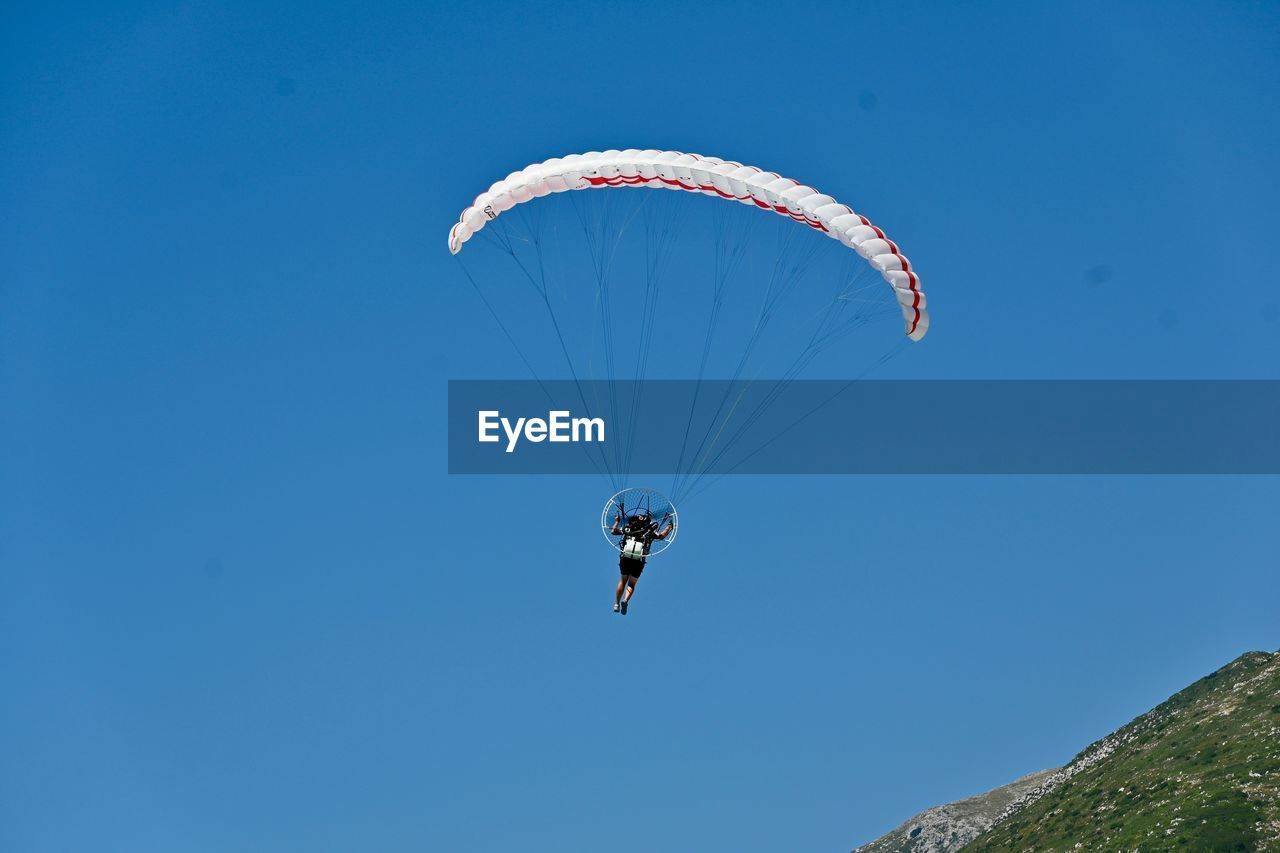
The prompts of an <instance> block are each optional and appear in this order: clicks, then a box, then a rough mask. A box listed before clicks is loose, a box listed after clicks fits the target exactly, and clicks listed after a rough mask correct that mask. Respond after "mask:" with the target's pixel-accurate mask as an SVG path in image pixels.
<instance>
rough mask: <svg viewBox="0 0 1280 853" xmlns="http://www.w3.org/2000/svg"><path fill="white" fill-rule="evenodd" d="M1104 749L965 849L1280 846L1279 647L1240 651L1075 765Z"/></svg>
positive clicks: (1230, 848)
mask: <svg viewBox="0 0 1280 853" xmlns="http://www.w3.org/2000/svg"><path fill="white" fill-rule="evenodd" d="M1100 749H1101V750H1103V751H1109V750H1114V751H1111V752H1110V754H1109V755H1106V756H1105V757H1104V758H1102V759H1101V760H1098V761H1096V762H1088V763H1090V764H1091V766H1086V767H1085V768H1084V769H1082V770H1080V771H1079V772H1078V773H1075V775H1073V776H1072V777H1071V778H1070V779H1068V780H1067V781H1066V782H1063V783H1062V784H1061V785H1060V786H1058V787H1056V788H1054V789H1053V790H1052V791H1050V792H1049V793H1047V794H1045V795H1044V796H1043V797H1041V798H1040V799H1038V800H1035V801H1034V802H1031V803H1030V804H1028V805H1027V806H1025V807H1024V808H1022V809H1021V810H1019V811H1016V812H1015V813H1014V814H1013V815H1012V816H1011V817H1009V818H1007V819H1006V820H1004V821H1002V822H1000V823H998V824H997V825H996V826H994V827H992V828H991V829H989V830H988V831H987V832H985V833H983V834H982V835H981V836H979V837H978V838H977V839H975V840H974V841H973V842H971V843H970V844H968V845H966V846H965V847H964V850H965V851H987V850H991V851H996V850H1016V851H1032V850H1035V851H1049V850H1073V849H1082V850H1142V851H1148V850H1152V851H1154V850H1186V851H1236V850H1240V851H1250V850H1274V851H1280V653H1276V654H1265V653H1261V652H1250V653H1248V654H1245V655H1242V656H1241V657H1240V658H1238V659H1236V660H1235V661H1233V662H1232V663H1230V664H1228V665H1227V666H1224V667H1223V668H1221V669H1219V670H1218V671H1217V672H1214V673H1213V674H1212V675H1208V676H1206V677H1205V678H1202V679H1200V680H1199V681H1197V682H1196V683H1195V684H1192V685H1191V686H1190V687H1188V688H1186V689H1185V690H1183V691H1181V692H1180V693H1178V694H1176V695H1175V696H1173V697H1171V698H1170V699H1168V700H1167V701H1166V702H1164V703H1163V704H1161V705H1159V706H1158V707H1156V708H1155V709H1154V710H1152V711H1150V712H1148V713H1146V714H1144V715H1142V716H1141V717H1139V718H1138V719H1136V720H1134V721H1133V722H1131V723H1129V724H1128V725H1127V726H1125V727H1124V728H1122V729H1120V730H1118V731H1117V732H1115V733H1114V734H1112V735H1110V736H1109V737H1107V738H1104V739H1103V740H1102V741H1099V742H1098V743H1097V744H1094V745H1093V746H1091V747H1089V749H1086V750H1085V751H1084V752H1082V753H1081V754H1080V755H1079V756H1077V757H1076V759H1075V761H1074V762H1073V764H1075V763H1077V762H1082V759H1084V758H1086V757H1087V756H1090V755H1091V754H1094V755H1096V754H1097V753H1098V750H1100ZM1069 768H1070V765H1068V769H1069ZM1077 845H1079V846H1078V847H1077Z"/></svg>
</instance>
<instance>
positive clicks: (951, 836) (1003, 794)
mask: <svg viewBox="0 0 1280 853" xmlns="http://www.w3.org/2000/svg"><path fill="white" fill-rule="evenodd" d="M1054 772H1055V771H1054V770H1041V771H1040V772H1039V773H1032V774H1030V775H1029V776H1023V777H1022V778H1021V779H1018V780H1016V781H1013V782H1010V783H1009V784H1008V785H1004V786H1002V787H1000V788H996V789H994V790H991V791H987V792H986V793H985V794H979V795H977V796H976V797H969V798H968V799H965V800H959V801H957V802H954V803H947V804H945V805H941V806H934V807H933V808H931V809H928V810H926V811H923V812H921V813H920V814H918V815H916V816H915V817H913V818H911V820H909V821H907V822H906V823H904V824H902V825H901V826H899V827H898V828H897V829H895V830H893V831H892V832H889V833H886V834H885V835H882V836H881V837H880V838H877V839H876V840H875V841H872V842H871V843H870V844H864V845H862V846H861V847H859V848H858V849H857V850H855V851H854V853H924V851H929V853H946V851H950V850H958V849H959V848H960V846H961V845H963V844H967V843H968V842H970V841H972V840H973V839H975V838H977V837H978V835H979V834H981V833H982V832H983V830H985V829H987V828H988V827H989V826H991V824H992V822H993V821H994V820H995V819H996V817H997V816H998V815H1000V814H1001V813H1003V812H1004V811H1005V809H1007V808H1008V806H1009V805H1011V804H1012V803H1013V802H1015V801H1016V800H1018V799H1019V798H1021V797H1023V796H1025V795H1026V794H1027V793H1028V792H1029V791H1031V790H1032V789H1033V788H1035V787H1036V786H1037V785H1038V784H1040V783H1041V782H1042V781H1043V780H1044V779H1045V778H1047V777H1049V776H1051V775H1052V774H1053V773H1054Z"/></svg>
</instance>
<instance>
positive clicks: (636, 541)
mask: <svg viewBox="0 0 1280 853" xmlns="http://www.w3.org/2000/svg"><path fill="white" fill-rule="evenodd" d="M655 532H656V531H654V529H653V522H652V521H650V520H648V518H647V517H643V516H638V515H633V516H631V517H630V518H628V519H627V526H626V527H624V528H622V545H621V546H619V548H618V550H619V551H621V552H622V556H624V557H627V558H629V559H632V560H639V561H640V562H644V558H645V557H647V556H649V546H650V545H652V544H653V538H654V535H655Z"/></svg>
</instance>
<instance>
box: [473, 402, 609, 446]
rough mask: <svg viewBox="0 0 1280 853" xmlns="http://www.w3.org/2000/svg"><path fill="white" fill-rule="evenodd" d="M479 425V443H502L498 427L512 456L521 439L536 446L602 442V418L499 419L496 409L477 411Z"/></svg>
mask: <svg viewBox="0 0 1280 853" xmlns="http://www.w3.org/2000/svg"><path fill="white" fill-rule="evenodd" d="M476 415H477V421H478V423H479V441H480V442H481V443H482V444H495V443H497V442H499V441H501V440H502V437H501V436H500V435H499V434H498V429H499V427H501V429H502V432H503V433H505V434H506V437H507V450H506V452H507V453H512V452H514V451H515V449H516V445H517V444H519V443H520V439H521V438H524V440H525V441H531V442H533V443H534V444H538V443H540V442H543V441H552V442H562V441H569V442H603V441H604V418H575V417H573V415H572V413H571V412H569V411H567V410H557V411H552V412H547V417H546V419H545V420H544V419H543V418H516V419H515V421H514V422H513V421H512V420H511V419H510V418H504V417H502V412H500V411H498V410H497V409H488V410H483V409H482V410H481V411H479V412H476Z"/></svg>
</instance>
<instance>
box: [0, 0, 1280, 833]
mask: <svg viewBox="0 0 1280 853" xmlns="http://www.w3.org/2000/svg"><path fill="white" fill-rule="evenodd" d="M1277 91H1280V9H1278V8H1277V6H1276V5H1275V4H1273V3H1218V4H1209V5H1206V4H1203V3H1172V4H1171V3H1144V4H1136V3H1135V4H1124V5H1119V6H1117V5H1116V4H1112V3H1097V4H1070V5H1069V6H1067V7H1064V8H1061V9H1059V8H1056V7H1054V8H1051V7H1050V6H1048V5H1046V4H1032V5H1027V4H1020V3H1009V4H966V5H964V6H963V7H960V6H948V5H944V4H940V3H939V4H913V3H883V4H875V3H860V4H829V5H816V4H815V5H811V4H773V5H769V6H765V5H760V6H753V5H751V4H746V3H734V4H727V5H722V6H714V5H712V6H708V5H702V6H696V5H690V4H666V3H646V4H643V5H639V6H636V5H607V4H591V5H573V4H557V5H556V6H554V7H552V6H546V7H544V8H541V9H537V8H531V7H528V6H526V5H525V4H514V3H509V4H508V3H484V4H462V3H452V4H440V5H432V4H423V3H412V4H393V3H384V4H375V5H374V6H370V5H369V4H356V3H350V4H341V3H306V4H302V3H295V4H285V3H273V4H256V3H255V4H248V3H246V4H242V5H230V4H227V5H213V4H205V3H187V4H182V5H176V6H175V5H173V4H131V3H116V4H110V5H103V6H97V7H95V6H93V5H70V6H68V5H60V4H35V5H28V6H27V7H24V8H18V7H16V6H14V7H6V9H5V11H4V13H3V18H2V19H0V849H2V850H6V851H8V850H13V851H24V853H38V851H65V850H95V851H115V850H118V851H130V853H137V851H153V850H154V851H173V850H189V851H225V850H238V851H276V850H308V851H319V850H335V851H338V850H343V851H345V850H385V851H400V850H404V851H409V850H468V851H471V850H474V851H485V850H510V849H514V848H519V849H528V850H557V851H559V850H603V849H611V850H619V851H632V850H634V851H648V850H655V849H666V850H697V851H708V850H734V851H749V850H751V851H754V850H761V851H772V850H828V851H839V850H844V849H847V848H848V847H850V846H852V845H853V844H855V843H857V842H859V841H864V840H867V839H869V838H870V837H873V836H874V835H876V834H878V833H880V832H882V831H884V830H886V829H888V828H890V827H891V826H893V825H895V824H896V823H897V822H898V821H900V820H902V819H905V818H906V817H907V816H908V815H910V814H911V813H913V812H914V811H916V810H918V809H920V808H923V807H926V806H929V805H932V804H935V803H938V802H942V801H946V800H950V799H955V798H958V797H962V796H965V795H969V794H972V793H975V792H977V791H980V790H983V789H986V788H989V787H992V786H995V785H998V784H1002V783H1004V782H1006V781H1009V780H1010V779H1012V778H1013V777H1015V776H1018V775H1020V774H1022V773H1025V772H1028V771H1031V770H1035V769H1038V768H1042V767H1045V766H1049V765H1056V764H1061V763H1063V762H1065V761H1067V760H1069V759H1070V758H1071V756H1072V755H1073V754H1074V753H1075V751H1076V750H1077V749H1078V748H1080V747H1082V746H1083V745H1085V744H1086V743H1087V742H1089V741H1091V740H1093V739H1095V738H1097V737H1099V736H1101V735H1104V734H1106V733H1107V732H1109V731H1110V730H1111V729H1113V728H1115V727H1116V726H1118V725H1120V724H1122V723H1124V722H1126V721H1127V720H1129V719H1130V718H1131V717H1133V716H1134V715H1136V714H1137V713H1140V712H1142V711H1144V710H1145V709H1147V708H1148V707H1150V706H1151V705H1153V704H1155V703H1156V702H1158V701H1160V700H1161V699H1163V698H1164V697H1165V696H1167V695H1168V694H1169V693H1171V692H1173V691H1175V690H1177V689H1179V688H1180V687H1182V686H1184V685H1185V684H1187V683H1189V682H1190V681H1192V680H1194V679H1196V678H1198V677H1199V676H1201V675H1203V674H1205V673H1206V672H1208V671H1209V670H1211V669H1213V668H1215V667H1217V666H1218V665H1220V664H1222V663H1224V662H1226V661H1227V660H1229V659H1231V658H1233V657H1235V656H1236V655H1237V654H1239V653H1241V652H1243V651H1245V650H1248V649H1274V648H1276V647H1277V646H1280V625H1278V624H1277V618H1276V608H1275V602H1276V601H1277V595H1278V594H1280V584H1278V583H1277V577H1280V572H1277V568H1278V567H1277V553H1280V549H1278V547H1277V546H1280V541H1278V540H1277V537H1278V535H1280V534H1278V533H1277V526H1276V524H1275V519H1276V511H1277V507H1278V506H1280V483H1277V481H1276V479H1275V478H1252V479H1250V478H1238V479H1229V478H1220V479H1218V478H1177V477H1165V478H1146V479H1143V478H1132V479H1125V478H1055V477H1040V478H995V477H990V478H983V477H978V478H924V477H916V478H904V479H894V478H860V479H853V478H803V479H802V478H742V479H739V480H736V481H734V482H733V484H732V486H731V488H730V489H729V490H728V492H731V493H732V503H731V504H730V505H729V508H732V507H736V506H756V505H768V506H770V507H771V508H772V510H773V512H774V522H773V525H772V527H771V528H770V529H769V530H768V531H767V532H766V533H764V534H762V535H761V536H760V537H759V538H758V541H757V542H755V543H754V545H753V548H752V551H751V553H750V554H749V555H748V556H746V557H745V558H744V557H736V558H730V557H729V556H728V555H726V554H725V553H724V548H723V545H724V538H723V528H722V527H721V526H718V524H717V522H718V521H721V520H723V517H724V515H725V514H726V502H722V501H720V500H716V499H709V500H706V501H702V502H700V503H698V504H697V505H696V506H691V507H689V508H688V511H687V514H686V518H685V524H684V527H683V529H682V531H681V535H680V541H679V543H678V545H677V547H676V548H673V549H672V552H671V553H670V554H669V555H666V556H664V557H663V562H662V563H660V564H659V563H656V562H655V564H654V566H653V567H652V568H651V569H650V571H649V573H647V574H646V576H645V578H644V580H643V581H642V582H641V587H640V591H639V592H638V593H637V598H636V607H635V610H634V612H633V614H632V615H631V616H628V617H627V620H626V621H622V620H620V619H619V618H618V617H615V616H614V615H613V614H611V613H609V612H608V601H609V600H610V596H611V591H612V584H613V582H614V579H615V568H614V565H613V563H612V562H611V560H610V559H609V554H608V552H607V550H606V549H605V546H604V544H603V543H602V542H601V541H600V538H599V534H598V533H597V532H596V529H595V525H596V522H597V518H598V512H599V507H600V505H601V504H602V503H603V500H604V498H605V497H606V494H605V493H604V492H605V490H606V487H605V486H604V485H603V484H602V482H601V481H600V480H596V479H591V478H561V479H554V478H543V479H515V478H512V479H506V480H504V479H495V478H489V479H484V478H471V479H468V478H450V477H448V476H447V475H446V473H445V446H444V435H443V432H442V430H443V426H444V408H443V407H444V401H445V381H446V379H447V378H450V377H471V376H495V377H517V376H519V375H520V371H518V370H517V369H515V365H514V364H513V363H512V360H511V356H510V353H509V351H508V350H506V349H504V348H503V346H502V343H503V342H502V339H501V337H500V335H499V334H498V333H497V331H496V329H494V328H493V326H492V324H491V323H487V322H486V318H485V315H484V314H483V310H482V309H481V308H480V307H479V306H478V305H477V303H476V300H475V297H474V295H473V294H472V293H471V292H470V290H469V288H467V286H466V285H465V283H464V282H463V280H462V279H461V278H460V277H459V274H458V269H457V267H456V265H455V263H454V261H453V260H452V259H451V258H450V257H449V255H448V253H447V251H446V249H445V234H446V232H447V230H448V227H449V225H450V224H451V223H452V222H453V221H454V219H455V218H456V216H457V214H458V212H459V210H460V209H461V208H462V207H463V206H465V205H466V204H467V203H468V202H469V201H470V200H471V199H472V197H473V196H474V195H475V194H476V193H477V192H478V191H479V190H481V189H483V188H484V187H486V186H487V185H488V183H489V182H490V181H492V180H494V179H495V178H498V177H502V176H504V175H505V174H506V173H507V172H508V171H510V170H513V169H516V168H519V167H520V166H522V165H524V164H525V163H527V162H530V161H533V160H537V159H541V158H544V157H547V156H551V155H556V154H563V153H568V152H572V151H584V150H589V149H592V148H603V147H627V146H633V145H634V146H639V147H646V146H654V147H660V148H663V147H670V148H678V149H681V150H686V151H699V152H704V153H708V154H719V155H721V156H725V157H731V158H735V159H740V160H743V161H746V162H751V163H757V164H760V165H762V166H764V167H766V168H772V169H777V170H779V171H782V172H784V173H790V174H794V175H798V176H802V177H806V178H809V179H810V180H812V181H813V182H814V183H819V184H820V186H821V187H822V189H824V190H825V191H827V192H831V193H833V194H835V195H837V196H839V197H841V198H847V199H849V200H850V201H851V202H853V203H854V204H855V205H856V206H858V207H859V208H860V209H864V210H866V211H867V212H869V213H870V214H871V215H873V216H874V217H875V218H876V220H877V222H878V223H880V224H883V225H884V226H885V227H886V229H889V230H891V231H893V232H896V233H898V234H900V235H902V241H903V243H904V244H909V247H910V248H909V254H910V255H911V257H912V259H913V260H914V261H915V262H916V264H917V265H918V268H919V269H920V270H921V271H922V273H923V275H924V277H925V281H926V282H927V284H928V288H929V292H930V296H931V307H932V308H933V309H934V317H935V327H934V330H933V331H932V332H931V334H930V337H929V339H927V340H926V341H925V342H924V343H923V344H921V345H920V347H918V348H917V350H918V351H913V352H912V353H911V357H910V358H906V359H900V360H895V362H894V363H893V365H892V370H890V371H889V372H888V374H887V375H889V376H895V377H903V378H913V377H929V378H949V377H956V378H972V377H981V378H1004V377H1010V378H1012V377H1017V378H1026V377H1046V378H1068V377H1069V378H1106V377H1125V378H1130V377H1137V378H1182V377H1187V378H1215V377H1238V378H1243V377H1267V378H1276V377H1277V375H1278V373H1280V371H1278V370H1277V368H1278V366H1280V319H1278V316H1277V315H1278V314H1280V286H1278V285H1277V277H1276V275H1275V270H1276V268H1277V264H1278V262H1280V241H1277V240H1276V236H1275V235H1276V233H1277V230H1278V227H1280V216H1278V215H1277V212H1276V206H1275V199H1276V198H1277V196H1278V195H1280V160H1277V158H1276V156H1275V152H1276V151H1277V150H1280V111H1278V110H1277V101H1276V92H1277ZM819 176H820V177H821V180H819ZM1241 428H1242V429H1247V428H1248V425H1245V424H1242V425H1241ZM1223 440H1224V441H1230V440H1231V437H1230V436H1229V435H1224V436H1223ZM726 493H727V492H726V491H721V493H720V494H721V495H722V496H723V495H725V494H726ZM535 503H536V504H537V505H540V506H546V507H550V508H553V509H554V512H555V517H556V518H557V522H556V523H554V524H548V525H547V527H548V532H547V535H546V537H545V538H544V539H543V540H541V541H536V542H531V543H530V542H526V543H522V544H520V545H519V547H517V544H516V543H514V542H513V541H512V539H511V538H510V537H509V536H507V535H504V531H503V525H504V521H505V517H506V516H505V513H506V512H507V508H508V507H510V506H513V505H514V506H529V505H533V504H535Z"/></svg>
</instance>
